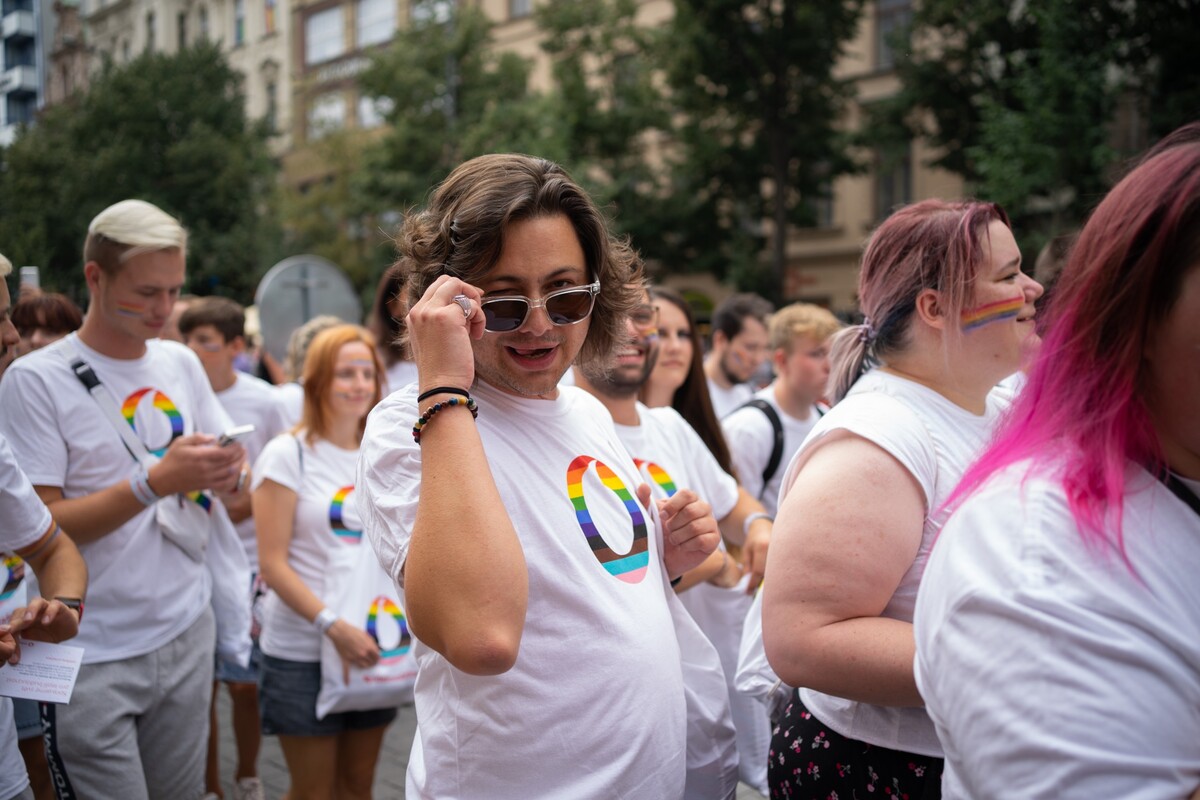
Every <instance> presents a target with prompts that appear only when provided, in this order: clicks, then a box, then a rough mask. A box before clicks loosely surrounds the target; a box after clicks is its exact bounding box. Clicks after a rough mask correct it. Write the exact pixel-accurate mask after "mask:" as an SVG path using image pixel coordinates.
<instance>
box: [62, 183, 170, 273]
mask: <svg viewBox="0 0 1200 800" xmlns="http://www.w3.org/2000/svg"><path fill="white" fill-rule="evenodd" d="M160 250H178V251H179V252H180V254H182V255H184V256H186V255H187V231H186V230H184V227H183V225H181V224H180V222H179V220H177V219H175V218H174V217H172V216H171V215H170V214H168V213H167V212H165V211H163V210H162V209H161V208H159V207H158V206H156V205H154V204H152V203H147V202H146V201H145V200H122V201H121V202H119V203H114V204H113V205H111V206H109V207H108V208H106V209H104V210H103V211H101V212H100V213H99V214H97V215H96V217H95V219H93V220H92V222H91V224H90V225H88V234H87V240H86V241H85V242H84V244H83V259H84V261H85V262H88V261H95V262H96V263H97V264H98V265H100V269H102V270H104V271H105V272H107V273H110V274H111V273H113V272H115V271H116V270H117V269H118V268H119V267H120V266H121V265H122V264H124V263H125V262H126V261H128V260H129V259H131V258H134V257H136V256H140V255H142V254H143V253H156V252H158V251H160Z"/></svg>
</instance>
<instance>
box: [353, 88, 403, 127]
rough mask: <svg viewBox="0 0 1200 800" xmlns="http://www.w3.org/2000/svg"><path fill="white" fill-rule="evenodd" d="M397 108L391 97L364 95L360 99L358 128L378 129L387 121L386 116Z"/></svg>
mask: <svg viewBox="0 0 1200 800" xmlns="http://www.w3.org/2000/svg"><path fill="white" fill-rule="evenodd" d="M394 107H395V104H394V103H393V102H392V99H391V98H390V97H379V98H376V97H368V96H367V95H362V96H361V97H359V98H358V127H360V128H378V127H379V126H380V125H382V124H383V123H384V122H385V121H386V115H387V114H389V113H390V112H391V110H392V109H393V108H394Z"/></svg>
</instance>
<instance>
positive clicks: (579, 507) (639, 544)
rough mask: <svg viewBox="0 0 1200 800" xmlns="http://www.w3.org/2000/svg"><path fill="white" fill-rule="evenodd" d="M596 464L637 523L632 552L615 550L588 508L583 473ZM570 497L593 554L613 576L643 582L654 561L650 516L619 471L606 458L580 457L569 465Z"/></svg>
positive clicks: (600, 474) (632, 520)
mask: <svg viewBox="0 0 1200 800" xmlns="http://www.w3.org/2000/svg"><path fill="white" fill-rule="evenodd" d="M592 464H595V465H596V475H597V477H599V478H600V480H601V482H603V483H604V485H605V486H607V487H608V488H609V490H611V491H612V493H613V494H615V495H616V496H617V497H618V499H620V501H621V502H622V503H624V504H625V510H626V511H628V512H629V519H630V521H631V522H632V524H633V543H632V544H631V545H630V548H629V552H628V553H624V554H621V553H616V552H614V551H613V549H612V548H611V547H609V546H608V543H607V542H606V541H604V537H603V536H601V535H600V531H599V530H597V529H596V525H595V523H593V522H592V515H591V513H590V512H589V511H588V507H587V501H586V499H585V498H584V496H583V476H584V474H585V473H586V472H587V470H588V467H589V466H590V465H592ZM567 496H568V497H569V498H571V505H572V506H574V508H575V519H576V520H577V521H578V522H579V527H580V528H581V529H582V530H583V535H584V536H586V537H587V541H588V544H589V545H591V548H592V555H594V556H595V557H596V560H597V561H599V562H600V564H601V566H603V567H604V569H606V570H607V571H608V573H609V574H610V575H612V576H613V577H616V578H620V579H621V580H623V581H625V582H626V583H640V582H641V581H642V578H644V577H646V569H647V567H648V566H649V564H650V553H649V550H648V548H649V543H648V540H647V538H646V518H645V517H644V516H643V515H642V508H641V506H639V505H638V504H637V501H636V500H634V498H633V495H631V494H630V493H629V490H628V489H626V488H625V484H624V483H622V482H621V479H620V478H618V477H617V476H616V473H614V472H613V471H612V470H611V469H609V468H608V465H606V464H605V463H604V462H603V461H598V460H597V459H595V458H592V457H591V456H578V457H576V458H575V460H574V461H572V462H571V465H570V466H569V467H567Z"/></svg>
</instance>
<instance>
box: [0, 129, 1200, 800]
mask: <svg viewBox="0 0 1200 800" xmlns="http://www.w3.org/2000/svg"><path fill="white" fill-rule="evenodd" d="M1062 241H1063V242H1066V243H1067V244H1064V245H1063V246H1062V247H1061V248H1060V250H1061V253H1059V255H1060V256H1061V258H1060V259H1058V260H1059V261H1060V262H1061V274H1060V275H1058V276H1056V277H1055V288H1054V292H1053V297H1051V298H1047V297H1043V295H1044V290H1043V286H1042V284H1041V283H1040V282H1039V281H1038V280H1035V279H1034V278H1033V277H1032V276H1031V275H1030V274H1028V272H1027V271H1026V270H1025V269H1023V264H1022V258H1021V252H1020V249H1019V248H1018V246H1017V243H1016V238H1015V236H1014V232H1013V230H1012V227H1011V223H1010V220H1009V218H1008V217H1007V215H1006V214H1005V212H1004V210H1003V209H1001V208H1000V207H998V206H996V205H994V204H991V203H987V202H979V201H971V200H954V201H948V200H925V201H921V202H918V203H914V204H912V205H909V206H906V207H903V208H900V209H898V210H897V211H896V212H895V213H893V214H892V215H891V216H889V217H888V218H887V219H886V220H884V221H883V222H882V223H881V224H880V225H879V226H878V227H877V229H876V230H875V231H874V232H873V233H872V235H871V236H870V239H869V241H868V242H867V244H866V247H865V250H864V253H863V256H862V265H861V274H860V280H859V290H858V302H859V307H860V312H861V322H858V323H857V324H850V325H847V324H843V322H842V321H839V319H838V318H836V317H835V316H834V315H833V314H831V313H830V312H829V311H828V310H826V309H824V308H821V307H818V306H815V305H811V304H806V303H793V304H790V305H786V306H784V307H782V308H778V309H776V308H774V307H773V306H772V304H771V303H769V302H768V301H766V300H765V299H763V298H761V297H758V296H755V295H749V294H739V295H733V296H731V297H730V298H728V299H727V300H726V301H725V302H723V303H722V304H721V305H720V306H718V307H717V308H716V309H714V312H713V315H712V319H711V337H710V339H709V340H708V341H707V342H706V341H705V339H704V337H703V335H702V329H701V327H700V325H699V324H698V322H697V319H696V316H695V313H694V310H693V308H692V306H691V305H690V304H689V303H688V302H687V301H686V300H685V299H684V297H683V296H681V295H679V294H677V293H676V292H674V291H672V290H671V289H669V288H667V287H664V286H656V285H651V284H650V283H649V282H648V281H647V279H646V276H645V274H644V272H643V266H642V263H641V260H640V258H639V256H638V254H637V253H636V252H635V251H634V250H633V249H632V247H631V246H630V244H629V242H628V241H626V240H624V239H621V238H619V237H617V236H615V235H614V234H613V233H612V232H611V230H610V229H609V227H608V224H607V222H606V220H605V218H604V216H603V215H602V213H601V212H600V210H599V209H598V208H597V207H596V205H595V204H594V202H593V201H592V200H591V198H590V197H589V196H588V195H587V194H586V192H584V191H583V190H582V189H581V188H580V187H579V185H578V184H576V183H575V182H574V181H573V180H572V179H571V178H570V176H568V175H567V174H566V173H565V172H564V171H563V170H562V168H561V167H559V166H558V165H556V164H553V163H551V162H549V161H545V160H542V159H538V158H534V157H529V156H519V155H488V156H481V157H479V158H476V159H473V160H471V161H468V162H466V163H465V164H463V165H461V166H460V167H458V168H457V169H455V170H454V171H453V172H452V173H451V174H450V175H449V176H448V177H447V178H446V179H445V181H443V182H442V183H441V184H439V185H438V186H437V187H435V188H434V190H433V191H432V193H431V195H430V197H429V201H428V203H427V205H426V206H425V207H424V208H422V209H419V210H416V211H414V212H413V213H411V214H409V215H408V217H407V218H406V219H405V220H404V221H403V223H402V224H401V227H400V229H399V231H398V233H397V235H396V244H397V248H398V253H399V257H398V259H397V261H396V263H395V264H394V265H393V266H392V267H391V268H390V269H389V270H388V271H387V273H386V274H385V275H384V277H383V279H382V280H381V281H380V284H379V287H378V290H377V297H376V301H375V303H374V306H373V308H372V311H371V314H370V318H369V320H368V325H367V326H366V327H363V326H360V325H358V324H357V321H356V320H338V319H336V318H316V319H314V320H311V321H309V322H308V323H307V324H305V325H304V326H302V327H301V328H299V329H297V331H296V332H295V333H294V334H293V336H292V341H291V344H290V345H289V348H288V353H287V356H286V358H285V359H283V361H284V364H283V365H282V367H278V368H277V367H276V365H274V364H273V363H272V364H271V365H270V369H269V370H266V371H264V372H263V373H262V374H264V375H268V376H272V375H273V376H274V378H275V379H276V380H277V381H279V384H280V385H274V386H273V385H271V382H269V381H266V380H262V379H260V378H258V377H255V376H254V375H251V374H249V372H248V371H247V370H248V369H249V368H250V367H251V365H250V362H249V360H248V359H247V356H246V351H247V349H248V346H249V341H248V335H247V330H246V317H245V313H244V309H243V308H242V307H241V306H239V305H238V304H237V303H235V302H233V301H231V300H228V299H224V298H218V297H203V298H197V297H185V298H183V300H182V302H181V298H180V292H181V290H182V288H183V286H184V283H185V277H186V255H187V233H186V231H185V229H184V228H183V227H182V225H181V224H180V223H179V222H178V221H177V220H175V219H174V218H172V217H170V216H169V215H168V214H166V213H165V212H163V211H162V210H160V209H158V208H156V207H155V206H153V205H151V204H149V203H146V202H143V201H140V200H126V201H122V202H120V203H117V204H115V205H113V206H111V207H109V208H107V209H105V210H104V211H102V212H101V213H100V214H99V215H97V217H96V218H95V219H94V220H93V221H92V223H91V225H90V226H89V229H88V231H87V233H86V238H85V244H84V265H83V277H84V280H85V281H86V285H87V288H88V295H89V302H88V307H87V310H86V314H83V313H81V312H80V310H79V309H78V308H77V307H75V306H74V304H73V303H72V302H71V301H70V300H69V299H68V298H66V297H63V296H61V295H54V294H47V293H42V292H40V291H35V290H34V291H30V290H23V291H22V293H21V294H20V296H19V297H18V299H17V302H16V303H12V302H11V297H10V294H9V288H8V284H7V280H3V281H0V346H2V347H3V350H4V352H3V354H0V366H3V367H4V370H3V372H0V551H3V552H4V553H5V554H6V562H5V563H6V565H8V567H9V574H8V586H7V587H6V595H5V596H6V597H7V596H8V595H7V592H8V591H9V590H13V589H14V587H16V586H18V585H19V586H21V591H23V592H25V595H24V598H25V599H24V600H20V599H19V598H18V599H17V600H15V601H13V603H11V604H10V605H11V607H12V609H13V613H12V616H11V618H10V619H9V620H8V621H7V622H5V623H4V624H2V625H0V658H2V659H3V661H0V664H17V663H19V660H20V657H21V646H20V642H21V640H22V639H24V640H27V641H39V640H40V641H49V642H63V641H68V640H69V643H70V644H73V645H76V646H79V647H82V648H83V665H82V667H81V668H80V671H79V676H78V679H77V682H76V685H75V689H74V693H73V695H72V697H71V700H70V702H69V703H66V704H57V705H56V704H53V703H45V702H43V703H35V702H32V701H27V700H19V701H16V702H15V703H14V702H11V701H9V700H8V699H7V698H0V800H2V799H4V798H18V797H19V798H24V799H25V800H28V799H29V798H35V797H36V798H38V800H42V798H47V797H54V796H57V797H59V798H76V797H79V798H109V797H120V798H135V799H136V798H200V797H204V798H215V797H223V791H222V788H221V780H220V774H219V769H218V764H219V760H218V753H217V741H218V740H219V738H220V737H219V736H218V735H217V731H218V728H219V720H218V717H217V711H216V709H217V704H216V698H217V693H218V691H219V689H220V687H221V685H222V684H224V685H225V686H226V687H227V691H228V692H229V694H230V698H231V704H230V706H231V708H232V721H231V724H232V727H233V731H234V740H235V742H236V747H237V759H236V772H235V775H234V784H233V790H234V798H235V800H243V799H246V800H254V798H262V797H264V791H263V786H262V783H261V781H260V780H259V778H258V775H257V759H258V752H259V747H260V742H261V737H262V736H264V735H266V736H275V737H278V740H279V744H280V748H281V750H282V753H283V756H284V760H285V762H286V766H287V770H288V773H289V775H290V781H291V785H290V788H289V790H288V794H287V796H288V797H289V798H291V800H305V799H306V798H320V800H328V799H329V798H339V799H343V800H344V799H347V798H367V797H370V796H371V794H372V785H373V783H374V775H375V769H376V765H377V762H378V760H379V753H380V749H381V745H382V742H383V737H384V733H385V731H386V728H387V726H388V725H389V724H390V723H391V722H392V721H393V720H394V719H395V717H396V713H397V712H396V704H395V702H388V703H382V702H381V703H379V704H376V705H371V704H370V703H367V704H366V705H361V704H360V705H355V706H349V707H345V708H342V707H338V708H337V709H335V710H331V711H326V709H325V708H324V707H323V706H322V703H323V702H324V701H323V700H322V697H323V693H324V692H325V691H326V688H327V687H328V685H329V684H330V683H331V682H333V683H337V682H338V680H342V681H344V682H345V683H347V684H349V683H350V679H351V676H352V675H354V674H367V673H369V671H371V670H373V669H375V668H377V667H378V666H379V665H380V664H383V663H385V662H389V661H394V660H395V658H396V657H397V654H398V653H401V652H403V653H405V654H408V653H409V644H411V654H410V656H411V658H412V660H413V663H414V677H413V680H412V687H411V696H412V697H413V701H414V703H415V712H416V719H417V731H416V735H415V737H414V743H413V749H412V752H411V754H410V758H409V763H408V772H407V785H406V796H409V797H414V798H416V797H421V798H453V797H460V798H475V797H481V798H482V797H486V798H514V799H515V798H522V799H524V798H529V797H548V798H570V799H571V800H574V798H609V797H613V798H615V797H622V798H654V799H655V800H657V799H658V798H672V799H674V798H687V799H688V800H728V799H729V798H732V797H734V796H735V794H736V793H737V792H738V787H739V784H743V785H746V786H749V787H750V788H751V789H753V790H756V791H758V792H760V793H761V794H763V795H764V796H770V797H777V798H785V797H786V798H801V797H805V798H808V797H811V798H822V799H823V800H829V799H831V798H850V797H859V798H862V797H866V796H868V795H871V794H874V795H878V796H894V797H914V798H915V797H939V796H943V795H944V796H946V797H955V798H992V797H1009V796H1015V797H1093V796H1099V795H1103V796H1119V797H1130V798H1189V797H1192V798H1195V797H1200V714H1198V709H1200V614H1197V609H1198V606H1197V600H1198V599H1200V595H1197V593H1196V591H1195V589H1194V588H1192V587H1194V584H1195V581H1194V575H1195V574H1197V573H1200V499H1198V497H1197V496H1198V495H1200V414H1197V413H1196V410H1197V408H1200V124H1195V125H1191V126H1188V127H1185V128H1183V129H1181V130H1180V131H1177V132H1176V133H1175V134H1172V135H1171V136H1170V137H1168V138H1167V139H1166V140H1164V141H1163V142H1161V143H1160V144H1158V145H1157V146H1156V147H1155V148H1154V149H1152V150H1151V151H1150V152H1149V153H1147V154H1146V155H1145V156H1143V157H1142V158H1141V159H1140V160H1139V162H1138V163H1136V164H1134V165H1132V166H1131V167H1130V169H1129V171H1128V173H1127V174H1126V175H1125V177H1124V178H1123V179H1122V180H1121V181H1120V182H1119V183H1117V184H1116V186H1115V187H1114V188H1113V189H1112V190H1111V192H1110V193H1109V195H1108V196H1107V197H1106V198H1104V199H1103V200H1102V201H1101V202H1100V203H1099V205H1098V206H1097V208H1096V210H1095V211H1094V213H1093V214H1092V216H1091V218H1090V219H1089V220H1088V222H1087V224H1086V225H1085V226H1084V227H1083V229H1082V230H1081V231H1079V232H1078V234H1077V235H1075V236H1072V237H1069V238H1068V239H1063V240H1062ZM1041 269H1042V267H1041V266H1040V265H1039V275H1040V274H1041ZM11 271H12V268H11V265H9V264H8V262H7V261H6V260H3V259H0V277H2V278H7V276H8V275H9V274H10V273H11ZM173 338H177V339H178V341H173V340H172V339H173ZM360 556H362V557H364V558H367V559H368V560H369V561H370V562H371V563H372V564H373V566H372V567H371V569H374V570H379V569H382V571H383V573H386V574H385V575H384V577H383V579H384V580H385V581H386V582H387V583H389V584H392V588H393V589H394V590H395V591H396V592H397V597H398V598H399V602H398V604H396V605H395V607H394V608H393V610H392V611H390V612H388V613H389V614H391V615H392V616H393V617H394V619H395V621H396V624H398V625H399V632H400V634H402V636H403V637H404V638H403V642H404V646H403V647H392V645H391V644H390V643H386V642H384V640H383V637H382V636H381V635H380V633H379V631H378V630H377V628H376V625H377V619H376V606H375V605H372V607H371V608H372V610H371V613H370V614H369V615H366V616H362V617H352V616H348V615H346V614H340V613H339V612H338V611H335V610H334V608H333V604H332V603H331V601H330V599H329V595H328V592H327V591H326V589H327V585H328V583H329V580H328V579H329V575H330V573H331V570H337V569H341V568H342V567H341V566H339V565H343V564H346V563H349V561H350V560H353V559H358V558H359V557H360ZM375 562H377V563H375ZM355 574H356V575H357V573H355ZM22 578H24V580H23V581H22ZM381 599H382V598H381ZM389 602H390V601H389ZM400 606H402V608H400ZM389 607H390V606H389ZM85 608H86V619H85V613H84V610H85ZM381 613H382V612H381ZM379 624H382V623H379ZM331 659H332V660H331ZM334 665H337V666H340V669H337V667H336V666H334ZM3 668H7V667H3ZM331 673H340V674H331ZM748 673H753V675H752V678H753V679H752V680H750V681H749V683H746V682H745V681H744V680H743V678H744V677H745V676H746V675H747V674H748ZM749 684H753V685H754V687H755V688H754V689H753V690H751V689H750V688H748V686H749ZM768 687H769V688H768Z"/></svg>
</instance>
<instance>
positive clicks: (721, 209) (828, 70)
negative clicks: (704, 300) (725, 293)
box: [666, 0, 862, 297]
mask: <svg viewBox="0 0 1200 800" xmlns="http://www.w3.org/2000/svg"><path fill="white" fill-rule="evenodd" d="M861 10H862V2H861V0H809V1H808V2H803V3H800V2H778V1H777V0H755V1H754V2H745V0H694V2H688V3H677V4H676V7H675V17H674V19H673V21H672V23H671V25H670V27H669V34H668V36H667V42H666V48H667V49H666V58H667V59H669V61H668V67H667V75H668V79H669V83H670V86H671V88H672V97H673V106H674V108H675V109H677V110H678V111H679V112H681V113H682V114H683V115H684V117H685V121H684V122H683V123H682V125H681V126H680V129H679V142H680V145H681V155H682V157H681V159H680V161H679V163H678V166H677V171H676V175H675V183H674V191H673V197H674V198H675V202H676V203H677V206H676V207H675V208H674V212H675V215H676V219H677V222H678V226H679V239H678V241H677V243H676V257H675V258H676V261H677V263H680V264H688V265H690V266H691V267H693V268H699V269H704V270H711V271H713V272H715V273H717V274H723V273H728V274H731V275H732V276H733V277H734V278H735V282H737V283H738V284H739V285H741V286H742V287H743V288H754V289H758V290H759V291H762V292H764V293H768V295H769V296H774V297H781V296H782V287H783V274H784V268H785V266H786V252H785V245H786V241H787V236H788V231H789V229H790V228H791V227H792V226H801V227H809V226H812V225H814V224H815V223H816V222H817V206H818V201H819V200H821V199H823V198H826V197H828V196H829V192H830V186H831V183H832V181H833V179H834V178H836V177H837V176H839V175H842V174H845V173H847V172H850V171H853V170H854V169H855V164H854V162H853V161H852V159H851V158H850V156H849V155H848V150H847V144H848V140H847V137H846V135H845V134H844V133H843V131H842V129H841V126H842V121H843V119H844V111H845V108H846V102H847V100H848V99H849V98H850V96H851V93H852V87H851V86H850V85H849V84H848V83H847V82H846V81H843V80H839V79H838V78H835V77H834V75H833V68H834V66H835V64H836V63H837V62H838V60H839V58H840V57H841V55H842V54H843V51H844V49H845V46H846V44H847V43H848V42H849V41H850V39H851V38H852V37H853V36H854V34H855V32H856V30H857V26H858V20H859V16H860V14H861ZM763 220H769V222H770V223H771V224H770V229H771V232H770V233H771V248H770V253H771V255H770V266H769V271H768V272H767V273H766V274H764V273H763V270H762V267H761V265H760V262H759V258H758V254H759V253H760V252H761V251H762V249H763V248H762V245H763V243H764V242H765V239H766V237H765V235H764V234H763V232H762V230H761V226H762V222H763Z"/></svg>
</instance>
